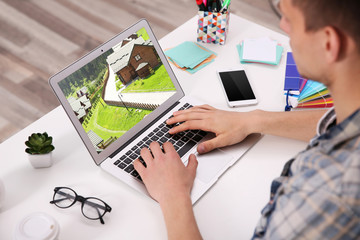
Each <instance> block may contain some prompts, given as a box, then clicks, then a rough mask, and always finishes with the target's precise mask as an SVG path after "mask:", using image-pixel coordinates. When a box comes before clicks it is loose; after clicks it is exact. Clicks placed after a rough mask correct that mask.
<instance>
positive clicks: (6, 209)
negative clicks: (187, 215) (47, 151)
mask: <svg viewBox="0 0 360 240" xmlns="http://www.w3.org/2000/svg"><path fill="white" fill-rule="evenodd" d="M196 27H197V18H196V17H194V18H192V19H190V20H189V21H188V22H186V23H184V24H183V25H182V26H180V27H179V28H177V29H176V30H175V31H173V32H171V33H169V34H168V35H167V36H165V37H164V38H163V39H161V41H160V44H161V45H162V47H163V49H166V48H169V47H173V46H175V45H177V44H179V43H181V42H183V41H185V40H188V41H196ZM264 36H269V37H271V38H273V39H276V40H278V41H279V42H280V43H281V44H282V45H283V46H284V48H285V52H286V51H288V50H289V45H288V38H287V37H286V36H283V35H281V34H279V33H276V32H273V31H271V30H269V29H266V28H264V27H261V26H259V25H256V24H254V23H252V22H249V21H247V20H244V19H242V18H240V17H237V16H235V15H231V17H230V29H229V35H228V39H227V42H226V45H225V46H218V45H212V44H207V45H206V47H208V48H210V49H211V50H213V51H215V52H217V53H218V57H217V58H216V59H215V62H214V63H212V64H210V65H209V66H207V67H205V68H204V69H202V70H200V71H199V72H197V73H195V74H193V75H191V74H188V73H186V72H182V71H180V70H178V69H176V68H175V67H173V69H174V71H175V74H176V76H177V77H178V79H179V81H180V83H181V85H182V87H183V89H184V91H185V92H186V94H190V95H194V96H197V97H198V98H200V99H202V100H204V101H206V102H208V103H209V104H216V105H217V106H218V107H220V108H223V109H227V105H226V103H225V98H224V95H223V93H222V91H221V90H220V85H219V82H218V79H217V78H216V75H215V70H216V69H217V68H220V67H229V66H233V65H238V64H239V57H238V55H237V51H236V47H235V45H236V44H238V43H239V41H240V40H241V39H244V38H252V37H264ZM244 67H245V69H246V71H247V74H248V77H249V78H251V80H252V82H253V85H254V88H255V91H256V93H257V96H258V98H259V104H258V105H257V106H255V107H242V108H237V109H235V110H237V111H248V110H251V109H254V108H260V109H264V110H271V111H283V108H284V98H283V96H282V92H283V90H282V87H283V79H284V71H285V70H284V69H285V59H284V58H283V59H282V61H281V64H280V65H279V66H275V67H274V66H264V65H257V64H252V65H250V64H249V65H245V66H244ZM44 131H47V132H48V133H49V134H50V135H52V136H53V137H54V145H55V147H56V149H55V151H54V152H53V158H54V160H55V163H54V165H53V166H52V167H51V168H47V169H33V168H32V167H31V166H30V163H29V161H28V159H27V156H26V154H25V152H24V148H25V145H24V141H25V140H26V139H27V136H28V135H30V134H31V133H32V132H44ZM304 146H305V143H304V142H299V141H294V140H289V139H284V138H280V137H273V136H264V137H263V138H262V139H261V140H260V141H259V142H258V143H257V144H256V145H255V146H254V147H253V148H252V149H251V150H250V151H249V152H248V153H246V154H245V155H244V156H243V157H242V158H241V159H240V160H239V161H238V162H237V163H236V164H235V165H234V166H233V167H232V168H231V169H229V170H228V171H227V172H226V173H225V174H224V175H223V176H222V177H221V178H220V179H219V181H218V182H217V183H216V184H215V185H214V186H213V187H212V188H211V189H210V190H209V191H208V192H207V193H206V194H205V195H204V196H203V197H202V198H201V199H200V200H199V201H198V202H197V204H196V205H195V206H194V211H195V215H196V219H197V221H198V225H199V228H200V231H201V233H202V235H203V237H204V239H249V238H250V237H251V236H252V233H253V229H254V227H255V225H256V223H257V220H258V218H259V216H260V211H261V209H262V207H263V206H264V205H265V204H266V202H267V201H268V198H269V191H270V183H271V180H272V179H273V178H275V177H277V176H278V175H279V174H280V172H281V169H282V166H283V164H284V163H285V162H286V161H287V160H288V159H290V158H291V157H292V156H294V155H295V154H296V153H297V152H298V151H300V150H301V149H303V148H304ZM0 178H1V179H2V180H3V181H4V184H5V187H6V200H5V203H4V206H3V208H2V209H1V210H0V211H1V212H0V239H11V237H12V233H13V230H14V228H15V226H16V224H17V223H18V222H19V221H20V219H22V218H23V217H24V216H25V215H28V214H30V213H32V212H37V211H40V212H46V213H48V214H50V215H51V216H53V217H54V218H55V219H57V221H58V222H59V224H60V228H61V229H60V238H59V239H60V240H64V239H107V240H108V239H157V240H158V239H166V238H167V235H166V228H165V224H164V221H163V218H162V214H161V211H160V208H159V206H158V204H157V203H155V202H154V201H153V200H151V199H149V198H148V197H145V196H143V195H141V194H140V193H138V192H136V191H135V190H133V189H131V188H130V187H128V186H127V185H125V184H123V183H122V182H120V181H119V180H117V179H115V178H113V177H112V176H110V175H109V174H107V173H105V172H103V171H102V170H101V169H100V168H98V167H97V166H96V165H95V164H94V163H93V161H92V159H91V157H90V155H89V154H88V152H87V150H86V149H85V147H84V146H83V144H82V142H81V140H80V138H79V137H78V135H77V133H76V131H75V129H74V128H73V126H72V125H71V123H70V121H69V120H68V118H67V116H66V114H65V112H64V111H63V109H62V108H60V107H58V108H56V109H54V110H53V111H52V112H50V113H48V114H47V115H45V116H44V117H42V118H41V119H39V120H38V121H36V122H35V123H33V124H31V125H30V126H28V127H27V128H25V129H24V130H22V131H21V132H19V133H17V134H16V135H14V136H13V137H11V138H10V139H8V140H7V141H5V142H4V143H2V144H1V146H0ZM56 186H69V187H72V188H73V189H74V190H75V191H77V192H78V194H81V195H83V196H95V197H99V198H101V199H103V200H104V201H105V202H107V203H108V204H109V205H110V206H111V207H112V208H113V211H112V212H111V213H107V214H106V215H105V219H104V220H105V225H102V224H100V222H99V221H91V220H87V219H86V218H84V217H83V216H82V214H81V212H80V205H79V204H76V205H75V206H73V207H71V208H69V209H59V208H57V207H55V206H53V205H51V204H49V201H50V200H51V199H52V195H53V188H54V187H56Z"/></svg>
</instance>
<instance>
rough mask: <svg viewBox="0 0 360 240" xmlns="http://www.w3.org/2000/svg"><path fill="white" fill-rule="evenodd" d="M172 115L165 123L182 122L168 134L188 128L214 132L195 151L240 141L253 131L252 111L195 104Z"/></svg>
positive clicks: (206, 150)
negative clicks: (237, 110)
mask: <svg viewBox="0 0 360 240" xmlns="http://www.w3.org/2000/svg"><path fill="white" fill-rule="evenodd" d="M173 115H174V117H172V118H170V119H169V120H167V122H166V123H167V124H169V125H171V124H175V123H177V122H184V123H182V124H180V125H179V126H176V127H174V128H172V129H170V131H169V133H170V134H176V133H178V132H182V131H185V130H189V129H201V130H204V131H207V132H213V133H215V135H216V137H215V138H213V139H211V140H208V141H205V142H203V143H201V144H199V146H198V149H197V151H198V152H199V153H207V152H210V151H211V150H213V149H215V148H219V147H224V146H229V145H233V144H236V143H238V142H241V141H242V140H244V138H245V137H246V136H247V135H249V134H250V133H252V132H253V129H251V126H253V124H252V123H253V122H254V120H255V114H254V112H248V113H240V112H230V111H222V110H218V109H216V108H213V107H211V106H209V105H201V106H195V107H192V108H190V109H187V110H183V111H178V112H174V113H173Z"/></svg>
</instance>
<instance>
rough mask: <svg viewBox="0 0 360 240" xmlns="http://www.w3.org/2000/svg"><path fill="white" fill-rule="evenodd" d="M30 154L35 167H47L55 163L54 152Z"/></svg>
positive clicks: (30, 159)
mask: <svg viewBox="0 0 360 240" xmlns="http://www.w3.org/2000/svg"><path fill="white" fill-rule="evenodd" d="M28 156H29V161H30V163H31V165H32V166H33V167H34V168H47V167H51V165H52V164H53V159H52V152H50V153H47V154H28Z"/></svg>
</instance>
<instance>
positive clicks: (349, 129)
mask: <svg viewBox="0 0 360 240" xmlns="http://www.w3.org/2000/svg"><path fill="white" fill-rule="evenodd" d="M334 121H336V114H335V111H334V109H330V110H329V111H328V112H327V113H326V114H325V115H324V116H323V117H322V118H321V120H320V122H319V124H318V134H319V136H317V137H315V138H314V139H313V140H312V141H311V142H310V147H313V146H316V145H319V147H321V148H322V149H324V151H325V152H327V153H328V152H330V151H331V150H332V149H333V148H334V147H336V146H337V145H338V144H340V143H342V142H344V141H347V140H349V139H351V138H353V137H356V136H359V135H360V109H358V110H357V111H355V112H354V113H353V114H351V115H350V116H349V117H348V118H346V119H345V120H344V121H342V122H341V123H339V124H336V125H333V123H334Z"/></svg>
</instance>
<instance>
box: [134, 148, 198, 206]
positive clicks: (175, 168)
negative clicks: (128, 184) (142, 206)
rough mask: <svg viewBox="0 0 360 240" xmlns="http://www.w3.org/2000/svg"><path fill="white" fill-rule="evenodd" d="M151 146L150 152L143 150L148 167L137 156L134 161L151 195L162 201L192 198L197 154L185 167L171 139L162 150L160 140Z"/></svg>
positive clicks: (191, 157)
mask: <svg viewBox="0 0 360 240" xmlns="http://www.w3.org/2000/svg"><path fill="white" fill-rule="evenodd" d="M150 149H151V152H150V151H149V149H147V148H143V149H142V150H141V157H142V158H143V159H144V161H145V163H146V168H145V167H144V165H142V163H140V161H139V160H138V159H137V160H136V161H135V162H134V167H135V169H136V171H138V173H139V174H140V176H141V178H142V179H143V181H144V184H145V186H146V188H147V190H148V192H149V193H150V195H151V196H152V197H153V198H154V199H155V200H156V201H158V202H159V203H160V204H162V203H164V202H166V201H169V200H170V199H171V200H172V199H173V198H180V197H184V198H190V192H191V189H192V186H193V183H194V179H195V174H196V168H197V160H196V157H195V155H193V154H192V155H191V156H190V158H189V163H188V165H187V166H185V165H184V164H183V162H182V161H181V159H180V157H179V155H178V153H177V152H176V150H175V149H174V146H173V145H172V144H171V143H169V142H166V143H164V144H163V150H162V149H161V148H160V145H159V143H157V142H152V143H151V144H150Z"/></svg>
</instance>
